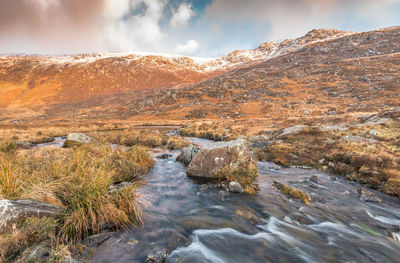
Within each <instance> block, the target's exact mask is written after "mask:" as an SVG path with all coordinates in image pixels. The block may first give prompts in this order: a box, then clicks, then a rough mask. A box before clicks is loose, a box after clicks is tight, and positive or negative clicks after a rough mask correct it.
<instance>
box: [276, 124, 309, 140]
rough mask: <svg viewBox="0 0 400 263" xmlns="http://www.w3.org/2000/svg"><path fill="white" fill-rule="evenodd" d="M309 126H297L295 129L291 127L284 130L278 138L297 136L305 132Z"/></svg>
mask: <svg viewBox="0 0 400 263" xmlns="http://www.w3.org/2000/svg"><path fill="white" fill-rule="evenodd" d="M308 127H309V126H307V125H296V126H293V127H289V128H286V129H283V131H282V133H281V134H280V135H279V136H278V138H281V137H284V136H288V135H296V134H299V133H301V132H303V131H304V130H305V129H307V128H308Z"/></svg>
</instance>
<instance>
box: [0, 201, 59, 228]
mask: <svg viewBox="0 0 400 263" xmlns="http://www.w3.org/2000/svg"><path fill="white" fill-rule="evenodd" d="M62 211H63V208H62V207H59V206H55V205H50V204H46V203H42V202H39V201H35V200H17V201H12V200H6V199H4V200H0V232H2V231H3V230H4V229H5V228H7V227H9V226H11V225H12V224H14V223H18V222H20V221H21V220H24V219H25V218H27V217H51V218H55V217H56V216H58V215H59V214H60V213H61V212H62Z"/></svg>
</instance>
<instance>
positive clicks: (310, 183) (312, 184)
mask: <svg viewBox="0 0 400 263" xmlns="http://www.w3.org/2000/svg"><path fill="white" fill-rule="evenodd" d="M308 185H309V186H310V187H311V188H314V189H319V186H318V185H317V184H315V183H313V182H309V184H308Z"/></svg>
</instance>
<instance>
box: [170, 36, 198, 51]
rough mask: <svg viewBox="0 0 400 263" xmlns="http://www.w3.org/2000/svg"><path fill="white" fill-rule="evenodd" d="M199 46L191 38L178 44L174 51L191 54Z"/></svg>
mask: <svg viewBox="0 0 400 263" xmlns="http://www.w3.org/2000/svg"><path fill="white" fill-rule="evenodd" d="M198 48H199V44H198V43H197V42H196V40H194V39H192V40H189V41H188V42H186V44H178V45H177V46H176V48H175V52H176V53H178V54H187V55H190V54H193V52H195V51H196V50H197V49H198Z"/></svg>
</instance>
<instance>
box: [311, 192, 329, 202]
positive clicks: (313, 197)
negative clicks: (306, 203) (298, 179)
mask: <svg viewBox="0 0 400 263" xmlns="http://www.w3.org/2000/svg"><path fill="white" fill-rule="evenodd" d="M310 200H311V202H313V203H315V202H318V203H326V201H325V199H324V198H322V197H321V196H319V195H318V194H316V193H311V194H310Z"/></svg>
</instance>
